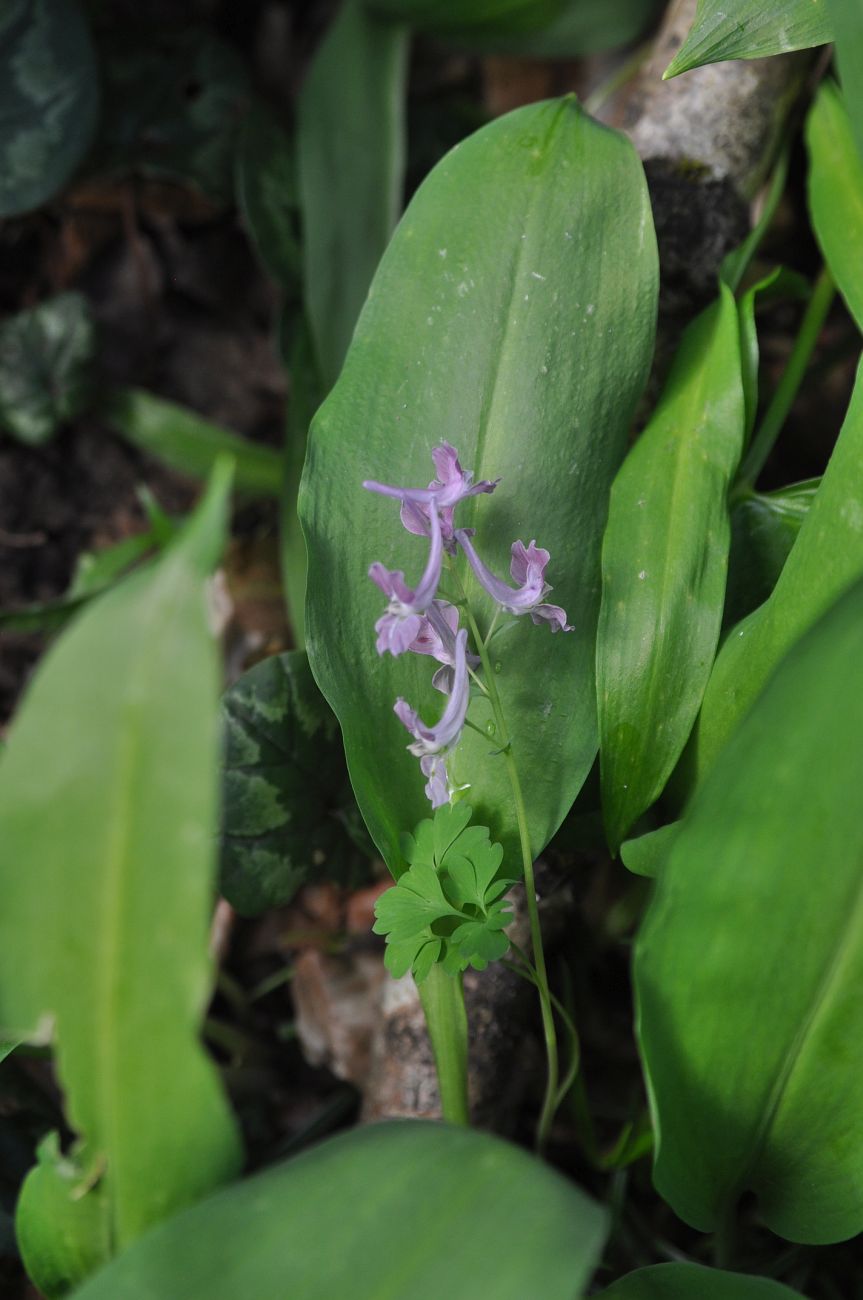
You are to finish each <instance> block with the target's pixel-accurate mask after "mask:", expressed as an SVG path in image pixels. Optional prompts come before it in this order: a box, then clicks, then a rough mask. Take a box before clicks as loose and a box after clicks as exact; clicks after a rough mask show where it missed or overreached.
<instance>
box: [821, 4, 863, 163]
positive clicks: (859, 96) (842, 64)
mask: <svg viewBox="0 0 863 1300" xmlns="http://www.w3.org/2000/svg"><path fill="white" fill-rule="evenodd" d="M827 12H828V13H829V15H830V25H831V27H832V28H833V39H834V42H835V44H836V62H837V64H838V65H839V76H840V78H841V80H842V92H843V94H844V96H845V102H846V104H847V106H848V113H849V116H850V118H851V129H852V131H853V134H854V140H855V143H856V145H857V156H858V158H861V159H863V8H861V7H860V0H827Z"/></svg>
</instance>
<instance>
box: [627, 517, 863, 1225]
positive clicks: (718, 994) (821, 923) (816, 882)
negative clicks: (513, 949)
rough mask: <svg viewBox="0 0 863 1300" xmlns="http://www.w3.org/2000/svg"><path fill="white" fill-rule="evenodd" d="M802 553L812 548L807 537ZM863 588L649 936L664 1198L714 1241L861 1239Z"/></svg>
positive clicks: (644, 939)
mask: <svg viewBox="0 0 863 1300" xmlns="http://www.w3.org/2000/svg"><path fill="white" fill-rule="evenodd" d="M801 536H802V534H801ZM861 777H863V584H861V583H859V582H858V583H857V584H855V585H854V586H853V587H852V588H851V589H850V591H849V592H847V593H846V594H845V595H844V596H843V597H842V598H841V600H840V601H839V603H838V604H837V605H835V606H834V607H833V608H832V609H830V610H829V612H828V613H827V614H826V615H825V616H824V617H823V619H822V620H821V621H820V622H818V623H817V624H816V625H815V626H814V627H813V628H811V629H810V631H809V632H807V634H806V635H805V637H804V638H803V639H802V640H800V641H799V642H798V644H797V645H796V646H795V647H794V648H793V649H792V650H791V651H790V653H789V654H788V656H787V657H786V658H785V659H784V660H783V662H782V663H781V665H780V667H779V668H778V669H777V671H776V673H775V675H774V676H773V677H772V679H771V680H770V682H769V683H768V685H767V687H766V688H765V690H764V693H763V694H762V695H761V697H760V699H759V700H758V702H757V704H756V705H755V706H754V708H753V709H752V711H751V712H750V713H749V715H748V716H747V717H746V718H745V719H744V721H743V723H742V724H741V725H740V727H739V728H738V730H737V731H736V732H735V733H734V735H733V737H732V738H731V740H730V741H729V742H728V744H727V745H726V747H725V749H724V750H723V752H722V753H721V754H720V756H719V758H718V759H717V761H716V763H715V765H714V767H713V769H712V771H711V772H710V774H709V776H708V778H707V780H706V781H705V783H704V785H703V786H702V787H701V789H700V790H699V792H698V793H697V795H696V797H695V800H694V802H693V804H692V807H691V809H690V811H689V812H688V813H687V815H686V816H685V818H684V821H683V824H682V826H681V828H680V830H679V833H678V835H677V837H676V838H675V840H674V843H673V845H672V848H671V852H670V854H669V857H668V859H667V860H666V862H665V864H664V866H663V869H662V872H661V874H660V879H659V886H658V890H657V894H656V897H655V900H654V903H653V904H652V906H651V908H650V911H649V912H648V915H647V918H646V920H645V923H644V926H643V928H642V932H641V934H640V936H639V940H638V944H637V949H636V961H635V974H636V987H637V1000H638V1007H639V1010H638V1033H639V1039H640V1045H641V1051H642V1056H643V1060H644V1064H645V1068H646V1073H647V1078H648V1086H649V1093H650V1096H651V1102H652V1108H653V1112H654V1119H655V1123H656V1132H657V1156H656V1165H655V1172H654V1177H655V1182H656V1185H657V1188H658V1189H659V1191H660V1192H661V1194H662V1195H663V1196H664V1197H665V1198H666V1200H668V1201H669V1202H670V1204H671V1205H672V1207H673V1208H674V1210H675V1211H676V1213H677V1214H678V1215H680V1216H681V1218H683V1219H685V1220H686V1221H687V1222H688V1223H690V1224H692V1225H693V1226H695V1227H697V1228H699V1229H700V1230H701V1231H709V1230H712V1229H715V1228H716V1227H717V1225H718V1224H719V1223H720V1222H721V1221H722V1220H723V1219H724V1217H725V1216H726V1214H728V1213H729V1212H732V1211H733V1209H734V1206H735V1204H736V1202H737V1200H738V1199H739V1197H740V1196H741V1195H742V1194H743V1193H744V1192H746V1191H752V1192H754V1193H755V1194H756V1196H757V1197H758V1210H759V1214H760V1216H761V1217H762V1218H763V1220H764V1222H765V1223H766V1224H767V1226H768V1227H770V1228H771V1229H772V1230H773V1231H774V1232H776V1233H779V1234H780V1235H781V1236H784V1237H787V1238H789V1239H791V1240H792V1241H803V1242H814V1243H826V1242H831V1241H840V1240H843V1239H844V1238H846V1237H849V1236H853V1235H854V1234H855V1233H857V1232H859V1231H860V1229H861V1227H863V1159H861V1155H863V1096H861V1092H860V1087H859V1081H860V1074H861V1069H863V1008H861V1003H860V997H859V989H860V984H861V980H863V886H861V875H860V864H861V861H863V821H861V818H860V798H859V792H860V782H861Z"/></svg>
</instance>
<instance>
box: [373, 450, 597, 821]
mask: <svg viewBox="0 0 863 1300" xmlns="http://www.w3.org/2000/svg"><path fill="white" fill-rule="evenodd" d="M432 459H433V461H434V467H435V470H436V477H435V478H434V479H432V481H431V483H429V485H428V487H427V488H403V487H393V486H391V485H389V484H387V483H377V482H375V481H373V480H367V481H366V482H365V483H363V487H364V488H368V490H369V491H370V492H379V493H380V494H381V495H383V496H388V497H394V498H395V499H396V500H398V501H400V502H401V520H402V523H403V524H404V526H405V528H406V529H407V530H408V532H410V533H414V534H416V535H417V536H420V537H427V538H428V539H429V550H428V558H427V560H426V566H425V570H424V572H423V575H422V577H421V578H420V580H419V582H418V584H417V586H416V587H409V586H408V585H407V583H406V581H405V575H404V574H403V573H402V572H401V570H400V569H395V570H390V569H387V568H386V566H385V565H383V564H381V563H380V562H376V563H375V564H373V565H372V566H371V568H370V569H369V577H370V578H371V579H372V581H373V582H375V583H376V584H377V585H378V587H380V589H381V591H382V592H383V593H384V595H385V596H386V598H387V602H388V603H387V608H386V611H385V613H384V614H383V615H382V616H381V617H380V618H379V619H378V621H377V622H376V623H375V632H376V633H377V642H376V645H377V651H378V654H384V653H386V652H387V651H389V653H390V654H392V655H400V654H403V653H404V652H405V651H412V652H413V653H414V654H425V655H431V656H432V658H434V659H436V660H437V661H438V663H440V664H441V665H442V667H441V668H439V669H438V670H437V672H436V673H435V675H434V677H433V678H432V684H433V685H434V686H435V687H436V688H437V689H438V690H439V691H441V692H442V693H443V694H445V695H446V696H447V697H448V699H447V703H446V707H445V708H444V711H443V714H442V716H441V718H440V719H439V721H438V722H437V723H435V725H434V726H427V725H426V724H425V723H424V722H423V720H422V718H421V717H420V716H419V714H418V713H417V712H416V711H415V710H414V709H412V708H411V707H410V705H409V704H408V703H407V701H406V700H403V699H398V700H396V703H395V712H396V716H397V717H398V719H399V721H400V722H402V723H403V724H404V726H405V727H406V728H407V730H408V731H409V732H410V734H411V736H412V737H413V742H412V743H411V744H410V745H409V746H408V749H409V750H410V752H411V753H412V754H415V755H416V757H417V758H419V760H420V768H421V770H422V773H423V776H424V777H425V778H426V787H425V792H426V795H427V796H428V798H429V799H430V800H431V804H432V807H433V808H439V807H441V805H443V804H445V803H448V802H449V801H450V799H451V798H452V795H453V794H454V793H455V787H454V786H453V785H452V784H451V782H450V778H449V775H448V772H447V766H446V760H447V756H448V755H449V754H450V753H451V752H452V750H453V749H454V748H455V746H456V745H457V744H458V742H459V739H460V737H461V733H462V730H463V729H464V725H465V719H466V717H467V709H468V703H469V700H470V680H469V672H470V670H472V669H473V668H475V667H476V665H477V663H478V662H479V660H478V659H477V657H476V656H475V655H472V654H470V653H469V651H468V648H467V630H466V629H465V628H459V625H458V622H459V615H458V609H457V608H456V607H455V606H454V605H451V604H450V603H449V602H447V601H445V600H443V599H440V598H439V597H438V594H437V593H438V587H439V585H440V579H441V571H442V567H443V558H444V554H445V553H447V554H449V555H455V554H456V553H457V551H458V550H459V548H460V549H461V550H462V551H463V552H464V555H465V557H466V559H467V561H468V564H469V565H470V566H471V568H472V569H473V572H474V573H475V574H476V577H477V579H478V581H479V583H480V585H481V586H482V587H483V588H484V589H485V590H486V591H487V592H488V594H489V595H490V596H491V597H492V599H493V600H495V601H496V602H497V604H498V605H499V606H500V608H501V609H503V610H506V612H507V613H509V614H516V615H518V614H529V615H530V617H531V619H532V620H533V622H534V623H548V624H549V626H550V627H551V630H552V632H559V631H563V632H570V631H572V629H571V627H570V626H569V625H568V623H567V621H566V614H565V613H564V611H563V610H562V609H561V608H560V606H559V605H549V604H547V603H546V600H545V597H546V596H547V595H548V593H549V592H550V591H551V587H550V586H549V585H548V583H547V582H546V581H545V569H546V566H547V565H548V561H549V554H548V551H546V550H543V549H542V547H540V546H537V545H536V542H535V541H532V542H531V543H530V544H529V545H528V546H525V544H524V542H521V541H518V542H514V543H513V546H512V560H511V563H510V576H511V577H512V580H513V582H515V583H516V584H517V585H516V586H515V587H511V586H510V585H509V583H507V582H504V581H503V580H502V579H500V578H497V577H495V575H494V574H493V573H492V572H491V571H490V570H489V569H488V568H487V567H486V565H485V564H484V563H483V561H482V560H481V559H480V557H479V555H478V554H477V552H476V549H475V547H474V545H473V541H472V540H471V539H472V538H473V535H474V530H473V529H472V528H456V527H455V523H454V517H453V516H454V511H455V508H456V506H457V505H458V503H459V502H460V501H463V500H465V498H466V497H472V496H476V495H477V494H478V493H480V492H493V491H494V490H495V488H496V487H497V484H498V483H499V482H500V480H499V479H495V480H494V482H491V481H489V480H488V479H483V480H481V481H480V482H479V483H474V481H473V474H472V473H471V472H470V471H469V470H463V469H462V467H461V465H460V463H459V459H458V452H457V451H456V449H455V448H454V447H451V446H450V444H449V443H448V442H444V443H442V444H441V446H439V447H435V448H434V450H433V451H432Z"/></svg>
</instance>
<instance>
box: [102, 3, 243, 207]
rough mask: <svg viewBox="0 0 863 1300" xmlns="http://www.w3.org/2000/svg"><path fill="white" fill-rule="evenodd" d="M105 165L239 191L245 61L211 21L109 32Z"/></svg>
mask: <svg viewBox="0 0 863 1300" xmlns="http://www.w3.org/2000/svg"><path fill="white" fill-rule="evenodd" d="M100 52H101V53H102V55H103V59H102V71H103V78H104V85H105V90H104V95H105V104H104V108H103V112H102V118H101V122H100V130H99V138H98V140H97V143H96V148H95V151H94V155H95V156H94V164H95V166H96V167H97V168H98V170H100V171H108V172H118V173H120V174H121V175H126V174H127V173H129V172H138V173H140V174H142V175H144V176H152V177H157V178H166V179H169V180H179V181H191V182H193V183H194V184H196V185H197V186H198V187H199V188H200V189H201V190H203V191H204V193H205V194H207V195H208V196H209V197H210V198H212V199H214V200H216V201H217V202H221V203H225V204H227V203H229V202H230V201H231V200H232V198H233V195H234V167H235V155H236V150H237V141H238V135H239V131H240V127H241V123H242V121H243V115H244V110H245V108H246V107H247V104H248V101H249V98H250V89H249V79H248V73H247V71H246V68H245V65H244V63H243V61H242V59H241V58H240V57H239V56H238V54H237V52H236V50H235V49H233V48H232V46H231V45H229V44H228V43H227V42H225V41H222V40H220V39H219V38H218V37H217V36H216V35H214V33H213V32H212V30H210V29H208V28H206V27H195V26H192V25H188V24H186V25H184V26H182V27H179V28H172V26H171V25H170V24H168V23H162V24H159V25H158V29H157V30H156V31H154V32H152V33H146V31H145V30H138V31H136V30H134V28H133V29H131V31H130V30H128V29H127V30H126V31H125V32H124V31H122V30H120V32H119V34H115V33H114V32H112V31H109V32H106V33H105V35H104V36H103V38H102V41H101V43H100Z"/></svg>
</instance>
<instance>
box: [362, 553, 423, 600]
mask: <svg viewBox="0 0 863 1300" xmlns="http://www.w3.org/2000/svg"><path fill="white" fill-rule="evenodd" d="M369 577H370V578H371V580H372V582H374V583H377V585H378V586H379V587H380V589H381V591H382V592H383V593H384V595H385V596H387V597H388V598H389V599H390V600H399V601H401V602H402V603H403V604H406V605H409V604H410V602H411V600H412V598H413V592H412V591H411V589H410V587H409V586H408V585H407V583H406V582H405V575H404V574H403V573H402V571H401V569H388V568H387V567H386V566H385V565H383V564H381V562H380V560H375V562H374V564H372V565H371V566H370V567H369Z"/></svg>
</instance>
